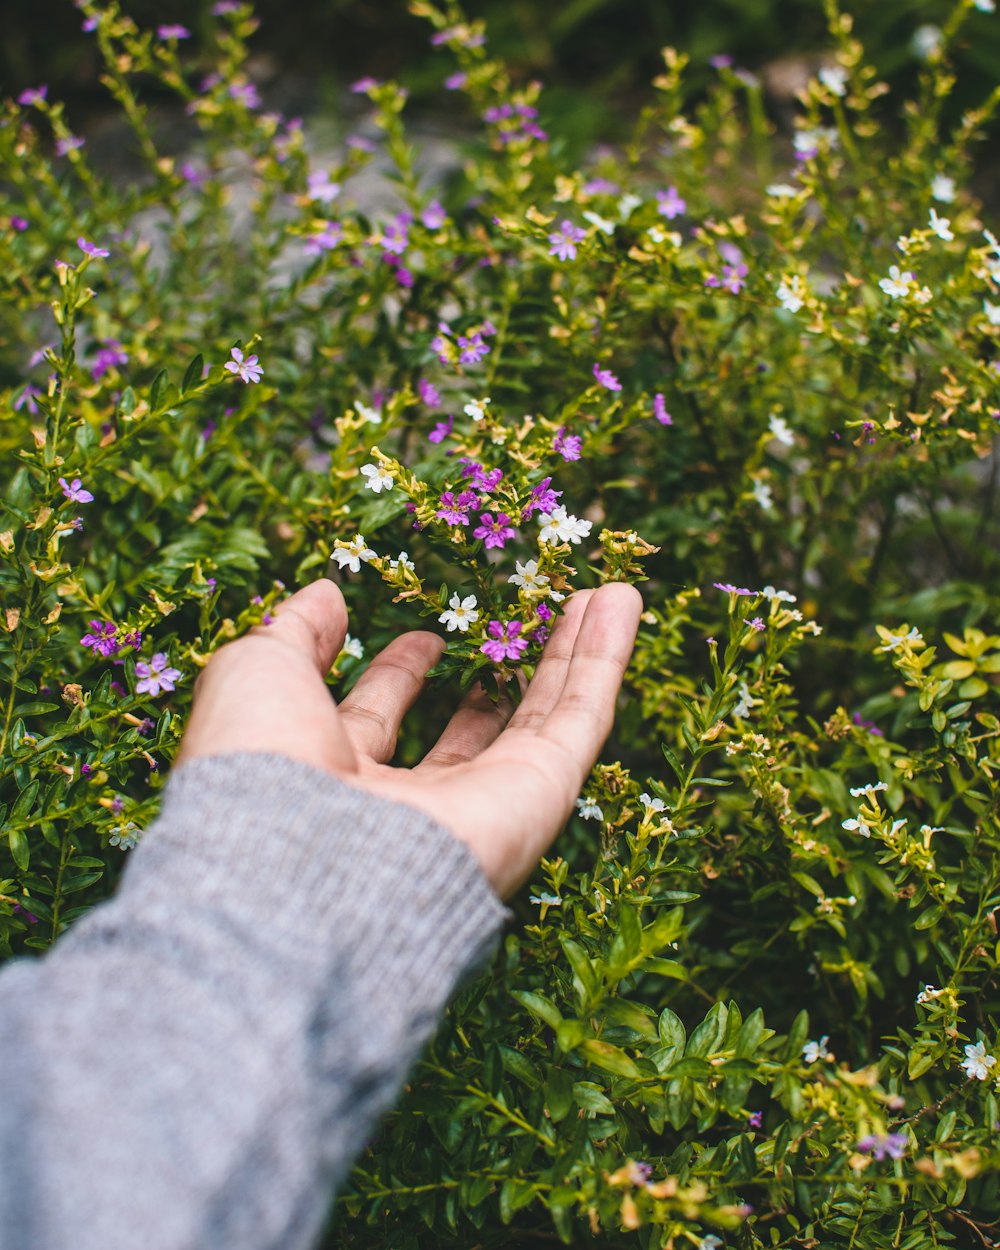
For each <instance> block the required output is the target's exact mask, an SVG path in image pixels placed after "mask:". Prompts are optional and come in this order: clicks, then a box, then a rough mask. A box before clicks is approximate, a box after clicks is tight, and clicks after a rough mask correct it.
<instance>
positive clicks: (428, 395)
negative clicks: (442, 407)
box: [417, 378, 441, 408]
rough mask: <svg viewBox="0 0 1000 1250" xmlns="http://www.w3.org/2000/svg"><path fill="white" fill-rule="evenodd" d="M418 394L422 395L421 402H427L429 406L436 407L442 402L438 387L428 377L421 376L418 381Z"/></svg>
mask: <svg viewBox="0 0 1000 1250" xmlns="http://www.w3.org/2000/svg"><path fill="white" fill-rule="evenodd" d="M417 394H418V395H419V396H420V400H421V403H424V404H426V405H427V407H428V408H434V407H436V405H438V404H439V403H440V402H441V395H440V393H439V392H438V389H437V387H436V386H435V385H434V383H433V382H428V381H427V379H426V378H421V379H420V381H419V382H418V383H417Z"/></svg>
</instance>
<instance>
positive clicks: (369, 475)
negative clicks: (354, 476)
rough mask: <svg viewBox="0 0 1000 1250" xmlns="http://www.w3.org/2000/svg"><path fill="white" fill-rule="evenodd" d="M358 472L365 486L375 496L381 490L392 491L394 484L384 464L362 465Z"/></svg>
mask: <svg viewBox="0 0 1000 1250" xmlns="http://www.w3.org/2000/svg"><path fill="white" fill-rule="evenodd" d="M360 472H361V476H362V477H363V478H364V479H365V485H366V486H367V487H368V489H369V490H373V491H374V492H375V494H376V495H377V494H379V493H380V492H381V491H383V490H392V488H393V486H395V484H396V483H395V482H394V481H393V477H392V474H391V473H390V472H389V470H388V469H387V468H386V467H385V465H384V464H363V465H362V466H361V470H360Z"/></svg>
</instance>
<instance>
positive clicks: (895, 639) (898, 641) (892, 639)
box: [879, 625, 923, 651]
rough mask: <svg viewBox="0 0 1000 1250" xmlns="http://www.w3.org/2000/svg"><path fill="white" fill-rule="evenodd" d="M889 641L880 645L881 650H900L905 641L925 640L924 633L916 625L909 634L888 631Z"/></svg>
mask: <svg viewBox="0 0 1000 1250" xmlns="http://www.w3.org/2000/svg"><path fill="white" fill-rule="evenodd" d="M886 637H887V638H888V642H886V643H884V644H883V645H882V646H881V647H879V651H898V650H899V648H900V647H901V646H903V644H904V643H907V642H923V634H921V632H920V630H919V629H917V627H916V626H915V625H914V627H913V628H912V629H911V630H910V632H909V633H908V634H893V633H889V632H887V633H886Z"/></svg>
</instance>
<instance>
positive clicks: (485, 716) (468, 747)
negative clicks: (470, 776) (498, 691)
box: [418, 685, 514, 772]
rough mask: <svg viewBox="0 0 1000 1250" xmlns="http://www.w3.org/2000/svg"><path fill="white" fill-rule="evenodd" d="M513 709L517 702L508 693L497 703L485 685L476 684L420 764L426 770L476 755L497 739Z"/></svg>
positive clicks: (455, 762) (443, 766)
mask: <svg viewBox="0 0 1000 1250" xmlns="http://www.w3.org/2000/svg"><path fill="white" fill-rule="evenodd" d="M513 711H514V704H513V702H512V701H511V700H510V699H509V698H508V697H507V696H506V695H503V696H501V698H500V700H499V702H497V703H494V701H493V700H492V699H491V698H490V696H489V695H488V694H487V693H486V691H485V690H484V689H483V687H482V686H478V685H477V686H475V687H474V688H473V689H472V690H470V691H468V693H467V694H466V695H465V697H464V698H463V699H462V702H461V703H460V704H459V706H458V710H457V711H456V712H455V715H454V716H453V717H452V718H451V720H450V721H449V722H448V724H447V726H446V727H445V730H444V733H442V735H441V737H440V738H438V740H437V742H435V744H434V746H433V747H431V749H430V751H428V753H427V754H426V755H425V756H424V758H423V759H422V760H421V762H420V764H419V765H418V768H419V769H420V771H421V772H424V771H429V770H431V769H434V768H447V767H450V766H451V765H453V764H464V763H465V762H466V761H467V760H471V759H474V758H475V757H476V756H477V755H479V754H480V752H482V751H485V750H486V748H487V747H488V746H489V745H490V744H491V743H492V742H495V741H496V739H497V737H498V736H499V734H500V733H501V731H502V730H503V729H504V727H505V726H506V724H507V722H508V721H509V720H510V718H511V714H512V713H513Z"/></svg>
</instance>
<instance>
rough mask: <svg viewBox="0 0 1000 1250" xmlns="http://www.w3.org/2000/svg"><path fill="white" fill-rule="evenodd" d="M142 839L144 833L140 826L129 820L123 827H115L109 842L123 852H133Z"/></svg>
mask: <svg viewBox="0 0 1000 1250" xmlns="http://www.w3.org/2000/svg"><path fill="white" fill-rule="evenodd" d="M141 837H142V831H141V830H140V828H139V826H138V825H137V824H136V823H135V821H134V820H129V821H127V822H126V823H125V824H123V825H115V826H114V828H113V829H112V830H111V837H110V838H108V842H109V843H110V844H111V845H112V846H117V847H118V848H119V849H120V850H122V851H131V850H132V848H133V847H134V846H135V845H136V844H137V843H138V841H139V839H140V838H141Z"/></svg>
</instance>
